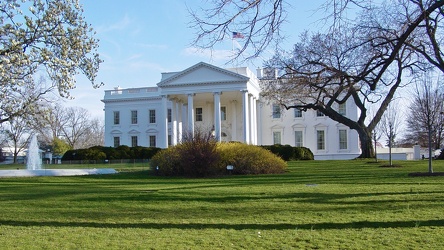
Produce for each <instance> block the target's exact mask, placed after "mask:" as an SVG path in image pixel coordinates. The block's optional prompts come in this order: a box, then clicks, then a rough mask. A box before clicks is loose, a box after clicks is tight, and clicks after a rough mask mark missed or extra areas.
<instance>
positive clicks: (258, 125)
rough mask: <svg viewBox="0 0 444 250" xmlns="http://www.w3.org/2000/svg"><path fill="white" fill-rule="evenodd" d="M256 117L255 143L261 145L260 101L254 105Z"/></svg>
mask: <svg viewBox="0 0 444 250" xmlns="http://www.w3.org/2000/svg"><path fill="white" fill-rule="evenodd" d="M256 111H257V112H256V119H257V126H256V130H257V131H256V132H257V145H262V103H261V102H260V101H258V103H257V107H256Z"/></svg>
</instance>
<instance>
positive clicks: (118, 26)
mask: <svg viewBox="0 0 444 250" xmlns="http://www.w3.org/2000/svg"><path fill="white" fill-rule="evenodd" d="M132 22H133V20H131V18H130V17H129V16H128V15H127V14H125V16H124V17H123V18H122V19H120V20H119V21H118V22H116V23H113V24H111V25H107V26H99V27H97V29H96V30H97V33H105V32H110V31H116V30H124V29H126V28H127V27H129V26H130V25H131V23H132Z"/></svg>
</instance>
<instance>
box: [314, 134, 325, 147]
mask: <svg viewBox="0 0 444 250" xmlns="http://www.w3.org/2000/svg"><path fill="white" fill-rule="evenodd" d="M316 139H317V143H316V144H317V149H318V150H325V131H324V130H317V131H316Z"/></svg>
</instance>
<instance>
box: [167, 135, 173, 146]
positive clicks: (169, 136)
mask: <svg viewBox="0 0 444 250" xmlns="http://www.w3.org/2000/svg"><path fill="white" fill-rule="evenodd" d="M171 145H172V143H171V135H168V146H171Z"/></svg>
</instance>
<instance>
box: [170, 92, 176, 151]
mask: <svg viewBox="0 0 444 250" xmlns="http://www.w3.org/2000/svg"><path fill="white" fill-rule="evenodd" d="M176 104H177V101H176V100H172V105H171V145H176V144H177V107H176Z"/></svg>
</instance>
